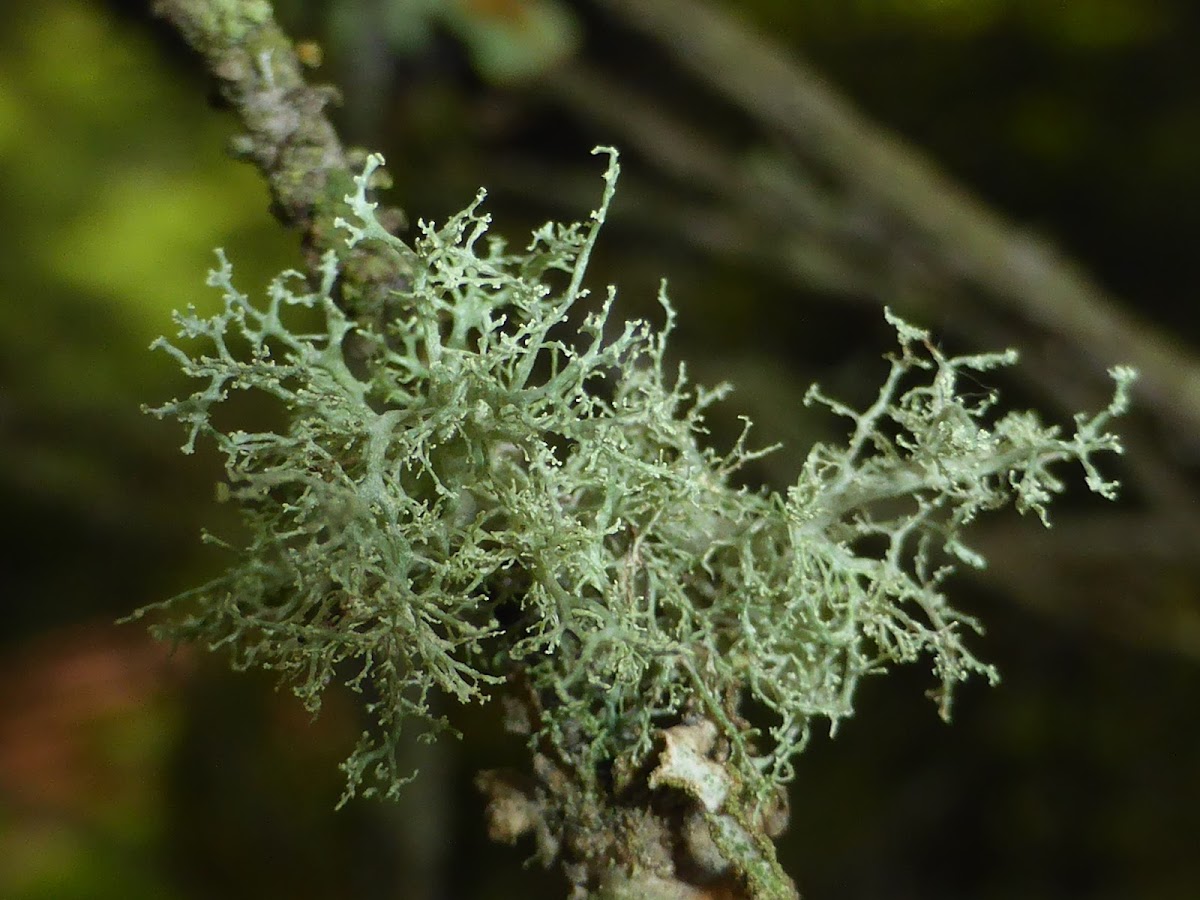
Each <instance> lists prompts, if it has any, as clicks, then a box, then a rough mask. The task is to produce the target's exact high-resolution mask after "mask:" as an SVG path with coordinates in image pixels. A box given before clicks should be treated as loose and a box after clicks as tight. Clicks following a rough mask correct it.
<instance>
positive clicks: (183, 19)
mask: <svg viewBox="0 0 1200 900" xmlns="http://www.w3.org/2000/svg"><path fill="white" fill-rule="evenodd" d="M154 11H155V13H156V14H157V15H159V16H161V17H162V18H163V19H165V20H166V21H168V22H169V23H170V24H171V25H172V26H173V27H174V28H175V29H176V30H177V31H178V32H179V33H180V34H181V35H182V36H183V38H184V40H186V41H187V43H188V44H189V45H190V46H191V47H192V48H193V49H194V50H195V51H196V52H197V53H198V54H199V55H200V57H201V58H202V59H203V60H204V63H205V66H206V68H207V69H208V71H209V72H210V73H211V75H212V77H213V78H214V80H215V81H216V85H217V90H218V93H219V95H220V97H221V99H222V100H223V101H224V102H225V103H227V104H228V105H229V107H230V108H231V109H232V110H233V112H234V113H235V114H236V115H237V117H238V120H239V121H240V123H241V125H242V128H243V129H244V131H243V132H242V133H241V134H240V135H238V136H237V137H236V138H235V139H234V140H233V142H232V144H233V145H232V148H231V149H232V151H233V153H234V154H235V155H236V156H238V157H241V158H243V159H245V160H247V161H249V162H251V163H253V164H254V165H255V166H256V167H257V168H258V170H259V171H260V172H261V173H262V175H263V178H264V179H265V180H266V182H267V186H268V188H269V190H270V194H271V208H272V211H273V212H274V213H275V215H276V216H277V217H278V219H279V220H280V222H282V223H283V224H284V225H286V226H288V227H289V228H295V229H297V230H298V231H299V232H300V236H301V245H302V247H303V249H304V253H305V258H306V261H307V264H308V266H307V267H308V270H309V271H310V272H316V271H317V270H318V268H319V261H320V258H321V256H322V255H323V254H324V253H325V252H326V251H328V250H330V249H335V248H336V249H337V250H338V253H339V256H340V257H341V258H342V269H343V273H344V274H343V277H342V297H343V301H344V303H345V306H346V308H347V309H348V310H349V311H351V312H353V313H355V314H357V315H375V314H377V312H378V309H379V308H380V307H381V305H382V303H383V301H384V298H385V297H386V295H387V293H388V292H389V291H390V290H391V289H392V288H393V287H395V286H396V285H397V283H398V281H399V280H400V279H401V278H402V277H403V275H404V274H405V273H403V272H402V271H398V266H397V262H396V259H395V257H394V255H391V254H388V255H380V254H379V253H378V251H375V250H372V249H370V248H356V249H355V250H354V251H353V252H347V251H346V249H345V242H344V238H345V235H344V234H339V232H338V229H337V228H335V227H334V224H333V222H334V219H335V218H337V217H338V216H339V215H344V214H345V212H346V205H345V201H344V198H345V196H346V195H347V194H351V193H353V192H354V182H353V174H352V171H351V169H352V168H353V169H354V171H359V170H361V167H362V159H363V158H365V154H364V153H361V152H354V151H347V150H346V148H345V147H343V145H342V142H341V139H340V138H339V137H338V135H337V132H336V131H335V130H334V127H333V125H332V123H331V122H330V121H329V118H328V117H327V116H326V115H325V108H326V106H328V105H329V104H330V103H333V102H336V101H337V99H338V92H337V91H336V90H335V89H334V88H332V87H329V86H323V85H319V86H313V85H310V84H308V82H307V81H306V80H305V77H304V70H303V66H302V64H301V63H300V60H299V59H298V57H297V55H296V52H295V48H294V46H293V44H292V41H291V39H290V38H288V36H287V35H286V34H285V33H284V32H283V30H282V29H281V28H280V27H279V25H278V23H277V22H276V21H275V18H274V14H273V12H272V9H271V5H270V4H269V3H267V2H265V0H157V2H156V3H155V4H154ZM380 213H381V214H382V220H383V221H384V222H385V223H386V224H387V225H388V226H389V227H391V228H399V227H401V226H402V224H403V221H404V219H403V214H402V213H401V212H400V211H399V210H398V209H389V210H380Z"/></svg>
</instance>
